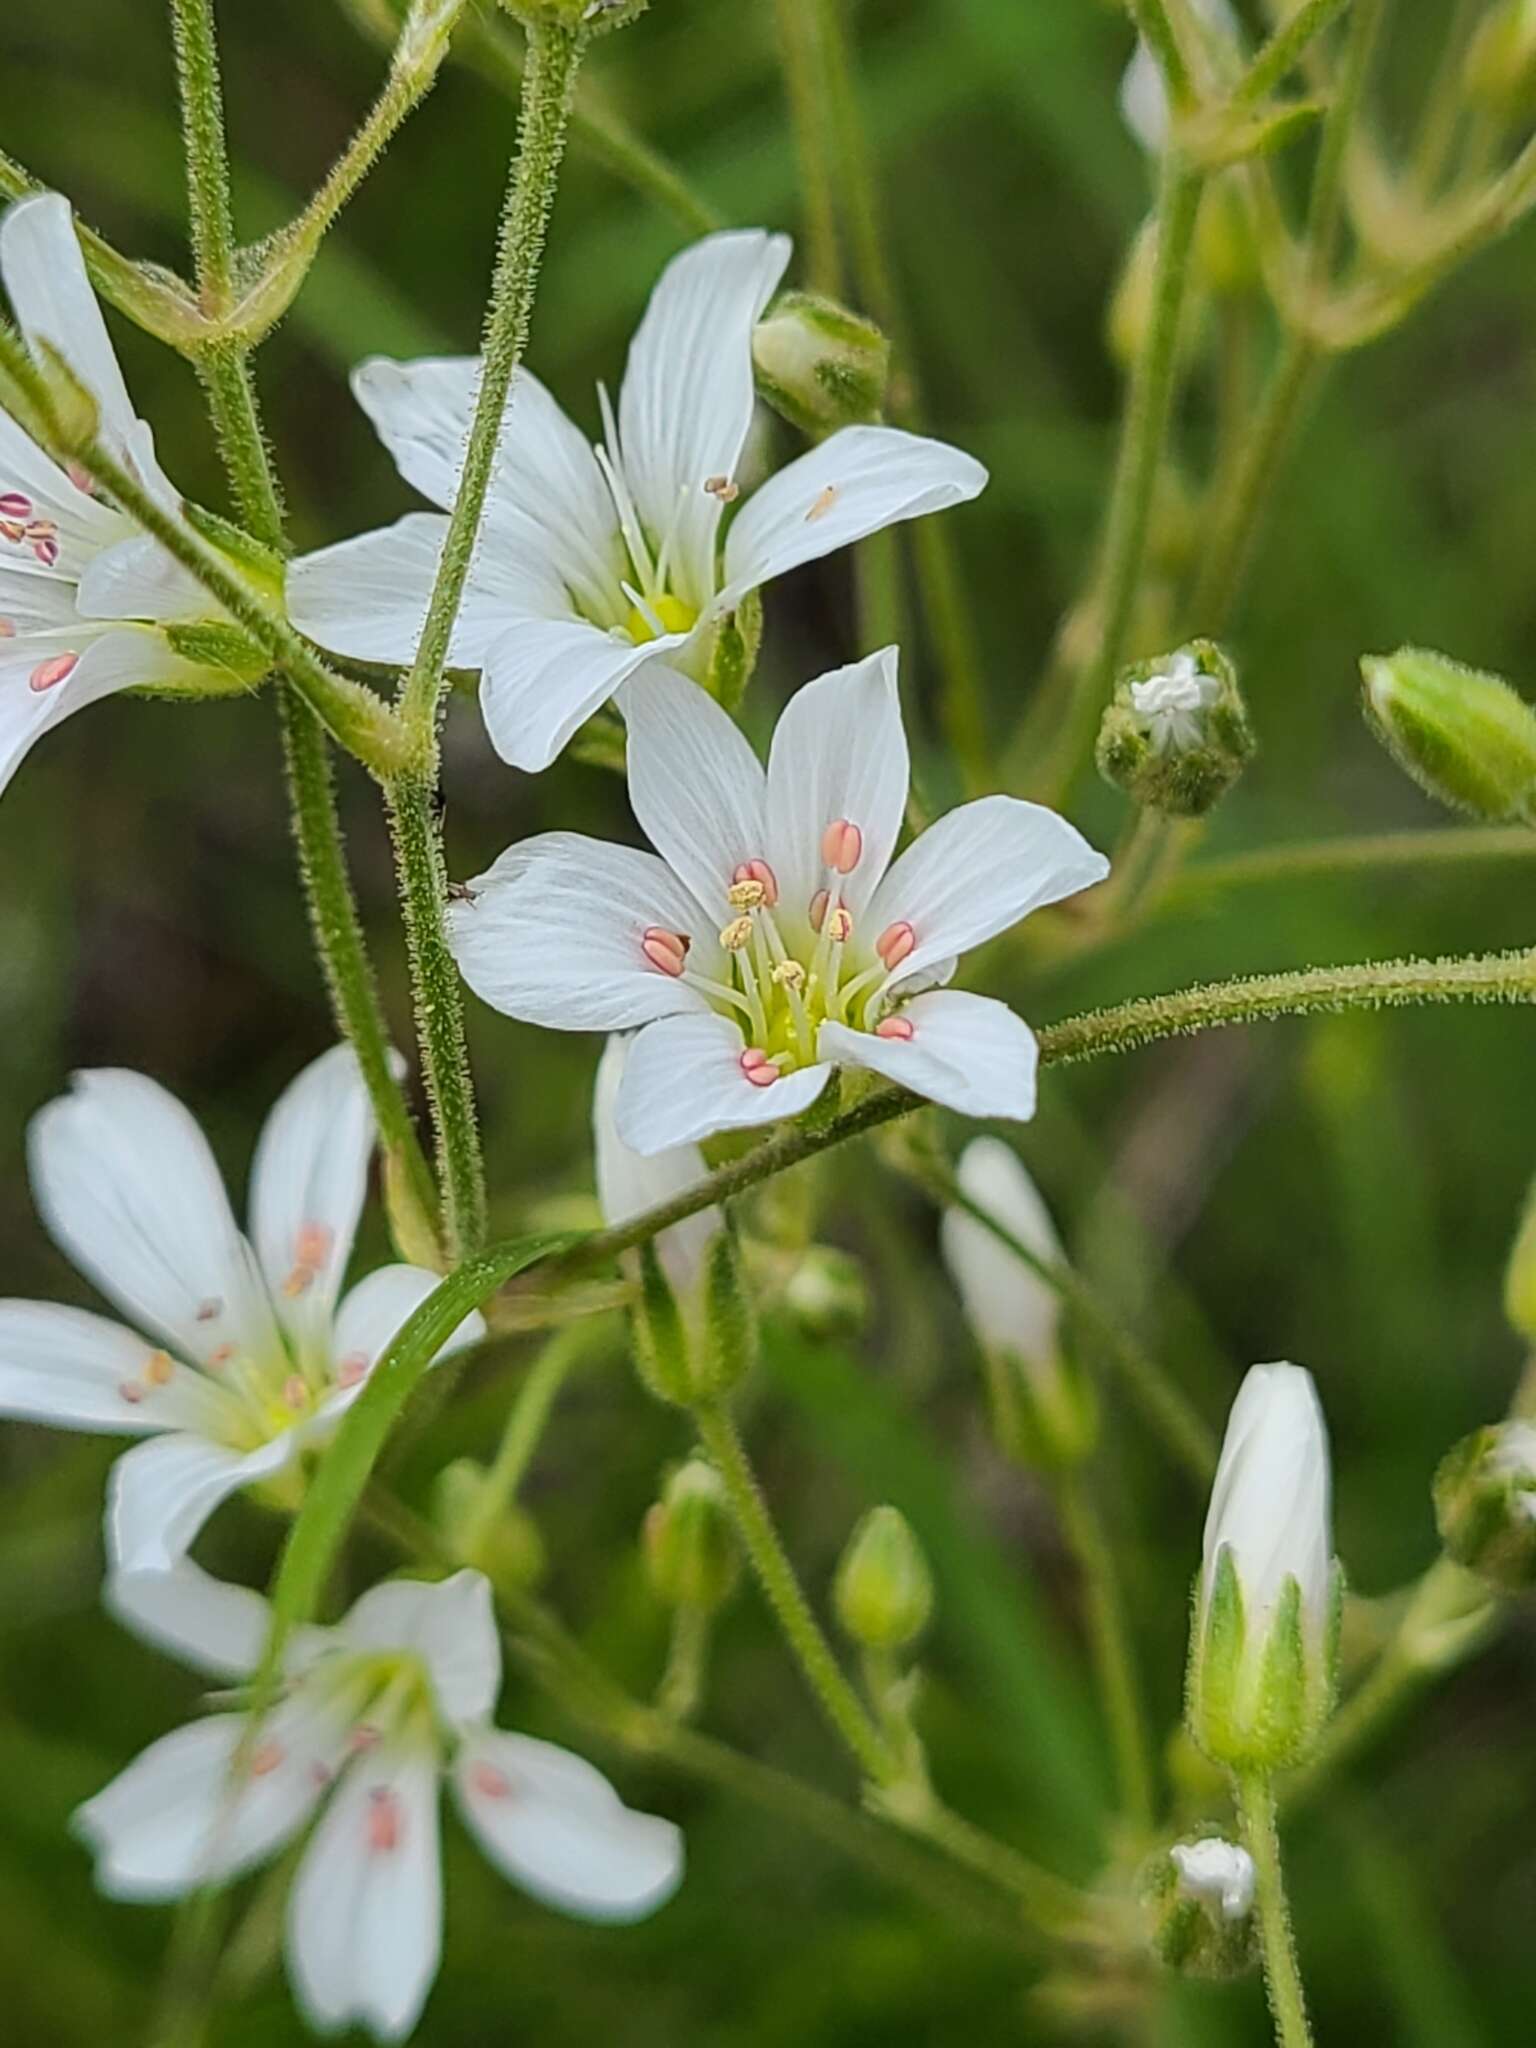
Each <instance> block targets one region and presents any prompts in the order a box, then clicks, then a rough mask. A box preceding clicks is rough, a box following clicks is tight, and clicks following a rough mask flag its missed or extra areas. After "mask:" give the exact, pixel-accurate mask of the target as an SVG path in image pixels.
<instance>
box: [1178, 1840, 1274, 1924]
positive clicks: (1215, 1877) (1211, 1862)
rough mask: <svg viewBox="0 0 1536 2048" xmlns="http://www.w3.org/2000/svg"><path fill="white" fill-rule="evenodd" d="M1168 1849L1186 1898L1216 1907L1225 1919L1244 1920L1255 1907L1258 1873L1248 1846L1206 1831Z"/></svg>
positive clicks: (1180, 1888) (1181, 1889)
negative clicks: (1255, 1870) (1226, 1840)
mask: <svg viewBox="0 0 1536 2048" xmlns="http://www.w3.org/2000/svg"><path fill="white" fill-rule="evenodd" d="M1168 1853H1169V1855H1170V1856H1171V1857H1172V1858H1173V1862H1174V1867H1175V1869H1176V1870H1177V1871H1178V1873H1179V1890H1180V1892H1181V1893H1182V1894H1183V1895H1184V1897H1185V1898H1187V1899H1195V1900H1197V1901H1198V1902H1199V1903H1200V1904H1201V1905H1209V1906H1213V1907H1215V1908H1216V1909H1217V1910H1218V1911H1219V1912H1220V1914H1221V1916H1222V1918H1223V1919H1224V1920H1241V1919H1243V1918H1244V1917H1245V1916H1246V1915H1247V1914H1248V1913H1249V1912H1251V1911H1252V1909H1253V1892H1254V1884H1255V1882H1256V1877H1255V1872H1254V1868H1253V1858H1252V1857H1251V1856H1250V1855H1249V1854H1248V1851H1247V1850H1246V1849H1243V1848H1239V1846H1238V1845H1237V1843H1235V1842H1224V1841H1223V1840H1222V1839H1221V1837H1220V1836H1219V1835H1206V1836H1202V1838H1201V1839H1200V1840H1199V1841H1196V1842H1175V1843H1174V1845H1173V1847H1172V1848H1171V1849H1170V1850H1169V1851H1168Z"/></svg>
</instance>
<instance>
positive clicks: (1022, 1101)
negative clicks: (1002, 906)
mask: <svg viewBox="0 0 1536 2048" xmlns="http://www.w3.org/2000/svg"><path fill="white" fill-rule="evenodd" d="M900 1014H901V1016H902V1017H904V1018H905V1019H906V1021H907V1022H908V1023H909V1024H910V1025H911V1026H912V1029H913V1036H912V1037H911V1038H881V1037H880V1036H879V1034H878V1033H876V1032H873V1031H851V1030H850V1029H849V1028H848V1026H847V1025H846V1024H823V1025H822V1027H821V1040H820V1050H821V1052H822V1053H823V1054H824V1055H825V1057H826V1058H828V1059H832V1060H836V1061H837V1063H838V1064H839V1065H840V1066H855V1067H868V1068H869V1069H870V1071H871V1072H872V1073H876V1074H884V1076H885V1077H886V1079H887V1080H888V1081H898V1082H900V1084H901V1085H902V1087H903V1088H910V1089H912V1090H913V1092H914V1093H915V1094H918V1095H926V1096H927V1097H928V1099H929V1100H930V1101H931V1102H942V1103H943V1104H944V1106H945V1108H946V1109H957V1110H959V1112H960V1113H961V1115H962V1116H989V1117H990V1116H997V1117H1012V1118H1015V1119H1016V1120H1017V1121H1019V1122H1021V1123H1026V1122H1028V1120H1029V1118H1030V1117H1032V1116H1033V1115H1034V1113H1035V1068H1036V1065H1037V1064H1038V1061H1039V1055H1040V1049H1039V1047H1038V1046H1037V1044H1036V1043H1035V1034H1034V1033H1033V1032H1032V1031H1031V1030H1030V1028H1029V1026H1028V1025H1027V1024H1026V1023H1025V1022H1024V1020H1023V1018H1022V1017H1016V1016H1015V1015H1014V1014H1013V1012H1012V1010H1010V1009H1009V1008H1008V1005H1007V1004H1006V1003H998V1002H994V1001H993V1000H992V998H991V997H990V996H972V995H966V994H963V993H962V992H961V991H960V990H958V989H947V988H946V989H935V990H934V991H933V992H932V993H931V994H929V995H925V996H916V997H914V998H913V1000H912V1001H911V1002H910V1003H907V1004H905V1005H904V1006H903V1008H902V1010H901V1012H900Z"/></svg>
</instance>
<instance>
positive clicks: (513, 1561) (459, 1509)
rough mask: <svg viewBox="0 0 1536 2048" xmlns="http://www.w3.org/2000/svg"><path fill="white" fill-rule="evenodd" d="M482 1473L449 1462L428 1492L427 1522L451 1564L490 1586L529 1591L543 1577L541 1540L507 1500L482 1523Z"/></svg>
mask: <svg viewBox="0 0 1536 2048" xmlns="http://www.w3.org/2000/svg"><path fill="white" fill-rule="evenodd" d="M486 1476H487V1475H486V1469H485V1467H484V1466H483V1465H481V1464H478V1463H477V1462H476V1461H475V1459H473V1458H455V1459H454V1461H453V1463H452V1464H451V1465H445V1466H444V1467H443V1469H442V1471H441V1472H439V1473H438V1475H437V1478H436V1480H435V1481H434V1482H433V1488H432V1518H433V1521H434V1522H435V1523H436V1525H437V1528H438V1530H439V1532H440V1534H441V1536H442V1539H443V1548H444V1549H445V1551H446V1552H447V1553H448V1555H449V1557H451V1558H452V1559H453V1560H454V1562H455V1563H458V1564H466V1565H472V1566H473V1567H474V1569H475V1570H476V1571H483V1572H484V1573H485V1575H486V1577H487V1578H488V1579H489V1580H490V1581H491V1583H492V1584H493V1585H498V1586H509V1585H510V1586H533V1585H536V1584H537V1583H538V1581H539V1580H540V1579H541V1578H542V1577H543V1576H544V1539H543V1537H542V1536H541V1535H540V1534H539V1530H538V1524H537V1523H536V1522H535V1521H534V1520H533V1518H532V1517H531V1516H530V1515H527V1514H525V1513H524V1512H523V1510H522V1509H521V1508H520V1507H518V1505H517V1504H516V1502H515V1501H509V1502H507V1504H506V1505H505V1506H504V1507H502V1508H501V1509H500V1510H499V1511H498V1512H497V1513H496V1514H495V1515H494V1516H492V1517H491V1519H490V1520H489V1521H487V1519H486V1516H485V1483H486Z"/></svg>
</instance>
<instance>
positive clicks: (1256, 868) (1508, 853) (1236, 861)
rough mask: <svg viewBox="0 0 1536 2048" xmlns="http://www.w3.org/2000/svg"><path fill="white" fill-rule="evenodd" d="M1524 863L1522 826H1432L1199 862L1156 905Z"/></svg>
mask: <svg viewBox="0 0 1536 2048" xmlns="http://www.w3.org/2000/svg"><path fill="white" fill-rule="evenodd" d="M1529 859H1536V832H1533V831H1531V830H1530V828H1529V827H1528V826H1525V825H1490V826H1488V827H1486V828H1479V827H1475V826H1464V827H1457V826H1434V827H1431V828H1430V829H1429V830H1428V831H1425V832H1376V833H1362V834H1361V835H1359V836H1358V837H1356V836H1354V835H1352V834H1351V835H1340V836H1339V837H1338V838H1336V839H1309V840H1304V841H1299V842H1297V843H1295V844H1293V845H1289V846H1284V845H1282V846H1261V847H1258V848H1256V849H1255V850H1254V851H1253V852H1251V853H1235V854H1231V855H1229V856H1228V858H1227V859H1225V860H1206V861H1200V862H1198V863H1197V864H1196V865H1195V866H1193V867H1190V868H1186V869H1185V871H1184V873H1183V874H1182V875H1181V876H1180V877H1179V879H1178V881H1177V882H1176V883H1174V885H1173V887H1172V888H1171V889H1170V890H1169V891H1168V893H1167V894H1166V895H1165V896H1164V897H1163V898H1162V899H1161V901H1160V902H1159V904H1158V906H1157V907H1158V910H1159V912H1164V911H1167V910H1170V909H1173V908H1175V907H1183V906H1185V905H1187V904H1189V903H1190V902H1192V901H1194V900H1196V899H1203V898H1205V897H1208V896H1214V895H1220V894H1222V893H1223V892H1224V891H1226V890H1228V889H1243V888H1249V887H1252V886H1254V885H1255V884H1258V885H1262V884H1264V883H1268V882H1290V881H1298V880H1301V879H1304V878H1310V877H1313V876H1317V875H1347V874H1381V873H1383V872H1390V871H1393V870H1396V869H1399V868H1421V867H1439V866H1459V865H1460V864H1461V863H1462V862H1474V861H1485V860H1529Z"/></svg>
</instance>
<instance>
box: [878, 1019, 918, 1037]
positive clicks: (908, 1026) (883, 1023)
mask: <svg viewBox="0 0 1536 2048" xmlns="http://www.w3.org/2000/svg"><path fill="white" fill-rule="evenodd" d="M875 1036H876V1038H896V1039H902V1040H906V1039H908V1038H916V1036H917V1026H916V1025H915V1024H914V1023H913V1022H912V1020H911V1019H910V1018H909V1017H882V1018H881V1019H880V1022H879V1023H878V1024H877V1025H876V1026H875Z"/></svg>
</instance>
